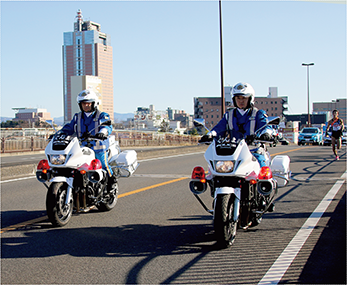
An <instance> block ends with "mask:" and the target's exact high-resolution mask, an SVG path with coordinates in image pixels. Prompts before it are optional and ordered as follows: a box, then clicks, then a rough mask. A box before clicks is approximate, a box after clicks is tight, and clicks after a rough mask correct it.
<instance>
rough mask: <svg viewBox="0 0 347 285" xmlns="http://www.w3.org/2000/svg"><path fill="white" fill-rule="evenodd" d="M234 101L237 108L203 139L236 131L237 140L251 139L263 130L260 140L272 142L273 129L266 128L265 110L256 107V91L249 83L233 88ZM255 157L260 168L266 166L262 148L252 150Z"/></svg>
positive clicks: (227, 114)
mask: <svg viewBox="0 0 347 285" xmlns="http://www.w3.org/2000/svg"><path fill="white" fill-rule="evenodd" d="M231 94H232V96H233V97H232V100H233V103H234V106H235V108H231V109H230V110H228V111H227V112H226V113H225V114H224V116H223V118H222V119H221V120H220V121H219V122H218V124H217V125H216V126H215V127H214V128H213V129H212V130H211V132H209V133H208V134H207V135H205V136H203V137H202V140H204V139H205V140H206V139H208V138H211V137H219V136H225V134H226V132H229V131H231V130H235V131H237V132H233V134H234V135H235V134H236V135H237V136H238V137H236V138H246V141H247V138H251V137H252V136H254V135H255V133H256V132H257V131H258V130H260V129H262V128H263V129H262V131H261V136H260V139H262V140H266V141H269V140H271V128H270V127H269V126H266V124H267V122H268V120H267V117H268V116H267V115H266V112H265V111H264V110H259V109H257V108H256V107H254V97H255V91H254V89H253V87H252V86H251V85H250V84H249V83H243V82H240V83H237V84H236V85H235V86H234V87H233V88H232V92H231ZM252 154H253V156H254V157H255V158H256V159H257V160H258V162H259V165H260V167H263V166H266V164H265V156H264V152H263V149H262V148H258V149H256V150H252Z"/></svg>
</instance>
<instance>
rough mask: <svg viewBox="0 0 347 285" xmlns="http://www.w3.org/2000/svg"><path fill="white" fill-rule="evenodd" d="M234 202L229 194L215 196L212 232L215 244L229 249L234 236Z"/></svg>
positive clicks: (235, 224) (233, 197) (235, 223)
mask: <svg viewBox="0 0 347 285" xmlns="http://www.w3.org/2000/svg"><path fill="white" fill-rule="evenodd" d="M234 200H235V196H234V195H231V194H222V195H217V198H216V205H215V209H214V232H215V236H216V240H217V244H218V245H219V246H221V247H229V246H231V245H232V244H233V242H234V240H235V236H236V230H237V221H236V222H234V220H233V219H234Z"/></svg>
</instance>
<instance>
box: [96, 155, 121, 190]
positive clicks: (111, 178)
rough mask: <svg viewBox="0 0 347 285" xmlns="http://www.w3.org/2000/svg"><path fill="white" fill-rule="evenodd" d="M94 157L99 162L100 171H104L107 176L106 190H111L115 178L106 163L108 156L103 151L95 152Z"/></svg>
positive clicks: (114, 183)
mask: <svg viewBox="0 0 347 285" xmlns="http://www.w3.org/2000/svg"><path fill="white" fill-rule="evenodd" d="M95 157H96V158H97V159H99V160H100V162H101V165H102V169H104V170H106V172H107V174H108V183H107V189H108V190H111V189H112V188H114V187H116V184H117V178H116V177H115V176H114V175H113V171H112V168H111V167H110V165H109V163H108V154H107V152H106V151H103V150H101V151H95Z"/></svg>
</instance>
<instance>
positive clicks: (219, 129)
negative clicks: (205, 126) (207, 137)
mask: <svg viewBox="0 0 347 285" xmlns="http://www.w3.org/2000/svg"><path fill="white" fill-rule="evenodd" d="M227 126H228V112H226V113H225V114H224V116H223V118H222V119H221V120H220V121H219V122H218V124H217V125H215V126H214V128H213V129H212V131H215V132H216V134H217V137H219V136H224V135H225V132H226V130H227Z"/></svg>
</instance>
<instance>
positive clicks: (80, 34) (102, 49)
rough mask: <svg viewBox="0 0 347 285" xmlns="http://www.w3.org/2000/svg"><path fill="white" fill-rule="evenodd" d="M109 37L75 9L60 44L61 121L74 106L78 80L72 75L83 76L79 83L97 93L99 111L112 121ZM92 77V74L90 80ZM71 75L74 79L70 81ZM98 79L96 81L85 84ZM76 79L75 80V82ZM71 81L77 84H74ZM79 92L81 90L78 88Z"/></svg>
mask: <svg viewBox="0 0 347 285" xmlns="http://www.w3.org/2000/svg"><path fill="white" fill-rule="evenodd" d="M112 66H113V65H112V46H111V37H110V35H108V34H105V33H102V32H101V31H100V24H98V23H95V22H92V21H84V20H83V17H82V11H81V10H78V11H77V16H76V22H75V23H74V31H73V32H65V33H64V45H63V80H64V82H63V84H64V90H63V93H64V121H65V122H68V121H70V120H71V119H72V117H73V115H74V113H75V112H76V110H79V109H78V106H77V102H76V98H77V95H78V92H76V90H77V89H79V86H82V85H81V83H80V82H79V81H78V80H76V78H75V77H76V76H84V77H85V76H87V78H88V80H86V81H85V82H86V83H85V84H84V85H83V86H84V87H85V88H86V89H93V90H94V91H95V92H96V93H97V95H98V96H99V98H100V100H101V102H102V104H101V110H102V111H104V112H106V113H108V114H109V115H110V117H111V119H112V120H113V69H112ZM92 77H95V80H93V78H92ZM73 78H74V80H73ZM93 81H94V82H95V81H98V82H99V83H100V84H99V85H98V86H99V87H98V88H95V84H90V86H89V85H88V82H93ZM76 82H77V83H76ZM74 84H78V85H76V86H74ZM80 91H82V90H80Z"/></svg>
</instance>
